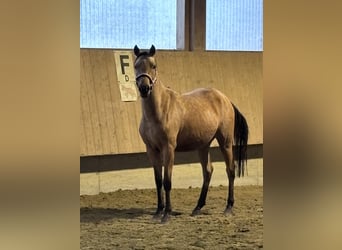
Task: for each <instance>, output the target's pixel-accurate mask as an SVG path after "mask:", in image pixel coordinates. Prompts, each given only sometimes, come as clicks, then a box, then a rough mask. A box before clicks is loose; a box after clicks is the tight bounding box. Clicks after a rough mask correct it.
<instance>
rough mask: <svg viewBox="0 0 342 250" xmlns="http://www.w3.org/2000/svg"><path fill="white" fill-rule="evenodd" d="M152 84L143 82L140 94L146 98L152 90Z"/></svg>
mask: <svg viewBox="0 0 342 250" xmlns="http://www.w3.org/2000/svg"><path fill="white" fill-rule="evenodd" d="M151 87H152V86H149V85H146V84H141V85H140V86H139V87H138V89H139V92H140V96H141V97H143V98H146V97H147V96H148V93H149V92H150V90H151V89H152V88H151Z"/></svg>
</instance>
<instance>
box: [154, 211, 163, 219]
mask: <svg viewBox="0 0 342 250" xmlns="http://www.w3.org/2000/svg"><path fill="white" fill-rule="evenodd" d="M162 216H163V211H157V212H156V213H155V214H154V215H153V217H152V220H158V221H159V220H160V219H161V218H162Z"/></svg>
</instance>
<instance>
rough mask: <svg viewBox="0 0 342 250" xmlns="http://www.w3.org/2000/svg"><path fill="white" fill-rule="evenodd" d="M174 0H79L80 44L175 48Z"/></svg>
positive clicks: (90, 46)
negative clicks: (152, 45)
mask: <svg viewBox="0 0 342 250" xmlns="http://www.w3.org/2000/svg"><path fill="white" fill-rule="evenodd" d="M176 5H177V0H134V1H128V0H81V2H80V32H81V34H80V47H81V48H119V49H120V48H122V49H132V48H133V47H134V45H135V44H138V46H139V47H141V48H150V47H151V44H154V45H155V46H156V47H157V48H158V49H176Z"/></svg>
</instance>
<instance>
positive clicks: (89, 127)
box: [80, 49, 96, 155]
mask: <svg viewBox="0 0 342 250" xmlns="http://www.w3.org/2000/svg"><path fill="white" fill-rule="evenodd" d="M80 59H81V68H80V73H81V74H80V78H81V79H80V80H81V84H80V108H81V113H82V117H83V128H84V134H85V138H86V140H85V143H86V145H85V148H86V149H87V155H96V147H95V138H94V133H93V131H94V130H93V123H92V117H91V108H90V102H89V99H90V97H89V95H90V94H89V92H90V91H92V90H91V88H90V86H89V85H91V81H92V77H91V75H90V74H91V67H90V63H89V51H88V50H85V49H82V50H81V52H80ZM81 129H82V128H81Z"/></svg>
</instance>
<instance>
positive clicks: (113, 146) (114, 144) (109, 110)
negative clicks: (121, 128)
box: [103, 50, 120, 154]
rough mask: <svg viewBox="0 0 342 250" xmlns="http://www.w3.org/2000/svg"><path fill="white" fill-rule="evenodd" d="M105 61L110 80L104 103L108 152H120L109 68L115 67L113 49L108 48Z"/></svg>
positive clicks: (107, 83)
mask: <svg viewBox="0 0 342 250" xmlns="http://www.w3.org/2000/svg"><path fill="white" fill-rule="evenodd" d="M104 56H105V57H104V61H105V65H103V68H104V70H105V71H106V74H107V77H108V81H107V82H106V86H105V93H104V95H105V99H106V102H105V103H104V105H105V110H106V119H107V129H108V135H109V136H108V138H107V140H108V144H109V147H110V150H109V152H108V153H110V154H117V153H118V152H119V146H118V145H119V143H120V142H119V141H118V138H117V129H116V126H115V121H114V112H115V110H114V105H113V96H112V92H111V85H112V84H114V82H113V76H112V72H111V71H110V70H109V68H110V67H114V65H113V60H112V51H111V50H106V51H105V54H104Z"/></svg>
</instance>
